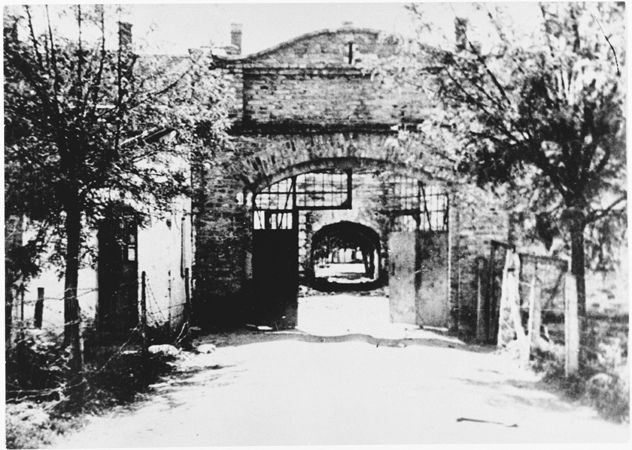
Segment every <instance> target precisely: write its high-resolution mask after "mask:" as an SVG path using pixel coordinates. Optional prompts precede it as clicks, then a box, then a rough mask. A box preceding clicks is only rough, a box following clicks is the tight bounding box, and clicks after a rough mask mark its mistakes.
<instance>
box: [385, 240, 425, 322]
mask: <svg viewBox="0 0 632 450" xmlns="http://www.w3.org/2000/svg"><path fill="white" fill-rule="evenodd" d="M416 235H417V233H416V232H415V231H394V232H392V233H390V236H389V238H388V261H389V273H388V287H389V304H390V312H391V322H398V323H409V324H415V323H417V305H416V298H417V289H418V285H419V276H418V275H419V272H418V270H416V266H417V251H416V250H417V249H416V247H417V236H416Z"/></svg>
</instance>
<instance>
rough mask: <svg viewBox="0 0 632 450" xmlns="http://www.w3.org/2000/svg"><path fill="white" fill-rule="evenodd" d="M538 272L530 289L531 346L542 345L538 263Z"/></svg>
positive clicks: (529, 324)
mask: <svg viewBox="0 0 632 450" xmlns="http://www.w3.org/2000/svg"><path fill="white" fill-rule="evenodd" d="M535 267H536V274H535V275H534V276H533V280H531V286H530V290H529V320H528V325H527V327H528V333H529V343H530V348H532V349H533V348H538V347H539V345H540V328H541V327H542V305H541V299H540V295H539V292H538V282H537V280H538V276H537V268H538V266H537V264H536V266H535Z"/></svg>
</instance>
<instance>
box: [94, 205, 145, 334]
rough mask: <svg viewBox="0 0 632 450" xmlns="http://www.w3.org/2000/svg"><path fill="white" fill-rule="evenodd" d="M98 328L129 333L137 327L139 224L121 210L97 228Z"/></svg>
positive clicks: (102, 330)
mask: <svg viewBox="0 0 632 450" xmlns="http://www.w3.org/2000/svg"><path fill="white" fill-rule="evenodd" d="M97 238H98V242H99V255H98V283H99V296H98V305H97V327H98V329H99V331H101V332H113V333H117V332H127V331H128V330H129V329H131V328H133V327H135V326H136V325H137V324H138V221H137V220H136V218H135V217H134V216H133V215H132V214H125V213H124V212H121V211H120V210H119V208H117V211H114V210H112V213H111V214H109V215H108V217H107V218H106V219H104V220H103V221H102V222H101V223H100V225H99V229H98V234H97Z"/></svg>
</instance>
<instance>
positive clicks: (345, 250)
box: [310, 221, 382, 291]
mask: <svg viewBox="0 0 632 450" xmlns="http://www.w3.org/2000/svg"><path fill="white" fill-rule="evenodd" d="M310 261H311V270H310V273H312V274H313V278H312V280H310V285H311V287H313V288H315V289H318V290H322V291H352V290H371V289H375V288H377V287H379V285H380V284H381V283H382V277H381V273H380V266H381V265H380V236H379V234H378V233H377V232H376V231H375V230H373V229H371V228H369V227H367V226H365V225H361V224H359V223H355V222H349V221H341V222H337V223H333V224H330V225H325V226H324V227H322V228H321V229H319V230H318V231H317V232H316V233H314V236H313V237H312V246H311V257H310Z"/></svg>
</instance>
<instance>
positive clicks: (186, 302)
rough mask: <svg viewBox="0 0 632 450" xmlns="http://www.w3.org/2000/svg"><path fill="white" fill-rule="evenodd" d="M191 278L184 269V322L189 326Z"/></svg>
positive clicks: (186, 269)
mask: <svg viewBox="0 0 632 450" xmlns="http://www.w3.org/2000/svg"><path fill="white" fill-rule="evenodd" d="M190 278H191V276H190V274H189V268H188V267H187V268H185V269H184V320H186V321H187V322H188V323H189V326H191V285H190V283H191V280H190Z"/></svg>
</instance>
